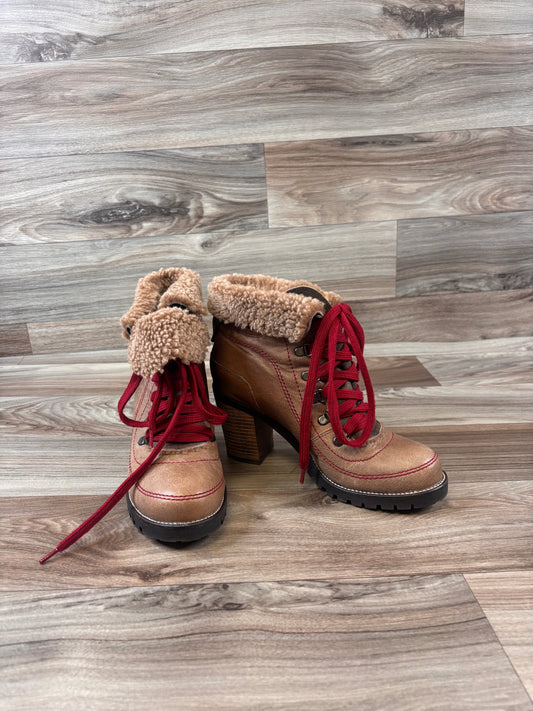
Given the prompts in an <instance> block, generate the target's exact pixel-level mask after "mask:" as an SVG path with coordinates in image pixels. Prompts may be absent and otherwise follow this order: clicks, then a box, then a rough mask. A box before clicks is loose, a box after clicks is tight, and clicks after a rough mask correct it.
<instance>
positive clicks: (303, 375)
mask: <svg viewBox="0 0 533 711" xmlns="http://www.w3.org/2000/svg"><path fill="white" fill-rule="evenodd" d="M308 375H309V371H308V370H302V373H301V377H302V380H307V376H308Z"/></svg>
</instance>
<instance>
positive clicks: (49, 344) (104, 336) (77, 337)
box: [28, 292, 133, 354]
mask: <svg viewBox="0 0 533 711" xmlns="http://www.w3.org/2000/svg"><path fill="white" fill-rule="evenodd" d="M131 293H132V294H133V292H131ZM67 298H69V297H68V296H67ZM28 333H29V335H30V341H31V345H32V350H33V353H36V354H43V353H64V352H73V351H74V352H75V351H92V350H102V349H112V350H115V349H118V348H120V347H122V349H123V351H124V352H125V349H126V341H125V340H124V338H123V337H122V329H121V328H120V319H119V316H118V315H117V316H114V317H108V318H95V319H90V318H85V319H80V320H71V321H54V322H52V323H49V322H46V321H45V322H42V323H29V324H28Z"/></svg>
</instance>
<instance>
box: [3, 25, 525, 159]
mask: <svg viewBox="0 0 533 711" xmlns="http://www.w3.org/2000/svg"><path fill="white" fill-rule="evenodd" d="M531 41H532V38H531V37H529V36H527V35H509V36H495V37H488V38H486V37H481V38H479V37H476V38H471V39H461V40H456V39H446V38H444V39H440V38H437V39H428V40H425V41H424V42H421V41H419V40H404V41H402V42H390V41H382V42H368V43H358V44H357V43H351V44H336V45H321V46H316V47H312V46H311V47H309V46H305V47H279V48H266V49H243V50H230V51H216V52H197V53H195V52H193V53H181V54H167V55H159V56H152V57H142V58H116V59H113V58H112V59H101V60H99V59H92V60H80V61H77V62H76V64H75V70H74V71H73V66H72V64H71V62H69V61H64V62H48V63H39V64H35V63H34V64H20V65H11V66H7V65H6V66H4V67H3V68H2V75H3V79H2V88H3V95H4V104H5V106H9V121H7V122H6V125H5V127H4V131H3V134H2V142H1V144H0V155H1V156H2V157H26V156H37V155H40V156H46V155H59V154H68V153H76V154H77V153H95V152H110V151H121V150H149V149H158V148H164V149H168V148H180V147H186V146H189V147H190V146H199V145H203V146H206V145H227V144H229V143H237V144H242V143H257V142H261V143H262V142H265V141H279V140H281V139H283V140H288V141H290V140H309V139H325V138H338V137H339V136H353V135H354V133H355V132H357V134H359V135H384V134H404V133H407V132H413V131H448V130H457V129H468V128H471V127H472V125H475V126H476V127H477V128H487V127H494V126H506V125H509V124H512V125H523V124H527V123H528V122H529V121H530V119H531V111H532V109H533V98H532V97H533V91H531V87H532V83H533V72H532V71H531V64H532V63H533V59H532V57H533V53H532V52H531V49H530V48H531Z"/></svg>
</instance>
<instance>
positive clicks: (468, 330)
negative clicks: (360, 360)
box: [353, 289, 533, 343]
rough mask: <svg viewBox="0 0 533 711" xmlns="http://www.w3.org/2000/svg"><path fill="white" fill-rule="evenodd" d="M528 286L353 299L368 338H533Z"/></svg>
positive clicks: (383, 340) (443, 341)
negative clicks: (509, 288)
mask: <svg viewBox="0 0 533 711" xmlns="http://www.w3.org/2000/svg"><path fill="white" fill-rule="evenodd" d="M532 297H533V292H532V290H531V289H517V290H511V291H491V292H479V293H471V294H430V295H428V296H414V297H403V298H397V299H373V300H371V301H357V302H354V303H353V310H354V313H355V315H356V316H357V318H358V319H359V321H360V322H361V324H362V325H363V328H364V329H365V333H366V337H367V342H369V343H371V342H372V341H374V342H383V343H386V342H388V341H392V342H395V341H436V342H440V343H446V342H447V341H464V340H468V341H470V340H472V341H474V340H477V339H485V338H490V339H495V338H510V337H520V336H531V335H532V333H531V330H532V329H531V324H532V323H533V299H532Z"/></svg>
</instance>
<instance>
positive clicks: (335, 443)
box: [333, 437, 342, 447]
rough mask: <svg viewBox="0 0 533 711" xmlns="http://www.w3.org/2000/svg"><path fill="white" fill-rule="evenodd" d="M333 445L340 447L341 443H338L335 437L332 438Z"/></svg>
mask: <svg viewBox="0 0 533 711" xmlns="http://www.w3.org/2000/svg"><path fill="white" fill-rule="evenodd" d="M333 444H334V446H335V447H342V442H339V440H338V439H337V438H336V437H333Z"/></svg>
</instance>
